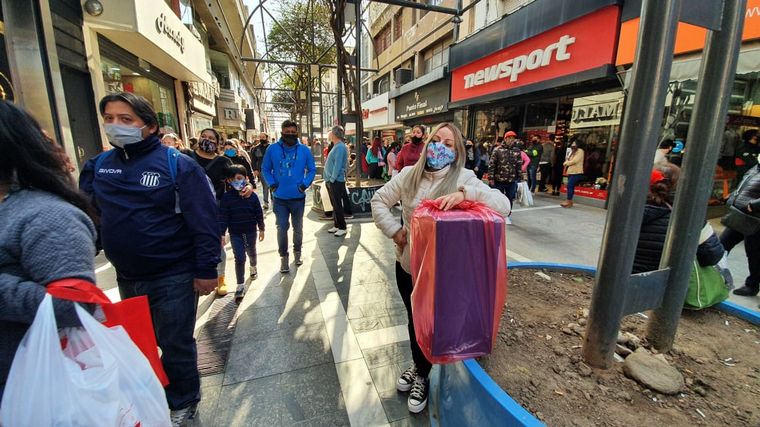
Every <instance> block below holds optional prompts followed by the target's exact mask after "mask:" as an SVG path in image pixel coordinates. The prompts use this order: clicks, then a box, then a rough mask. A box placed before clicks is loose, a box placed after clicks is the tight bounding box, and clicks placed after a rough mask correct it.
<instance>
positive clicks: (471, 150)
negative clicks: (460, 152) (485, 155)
mask: <svg viewBox="0 0 760 427" xmlns="http://www.w3.org/2000/svg"><path fill="white" fill-rule="evenodd" d="M464 146H465V151H466V153H467V160H465V162H464V167H465V168H466V169H469V170H471V171H473V172H475V173H476V174H477V172H478V170H479V166H480V148H479V147H476V146H475V143H473V142H472V140H471V139H468V140H467V141H465V143H464Z"/></svg>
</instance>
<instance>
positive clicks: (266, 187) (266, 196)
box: [259, 174, 269, 205]
mask: <svg viewBox="0 0 760 427" xmlns="http://www.w3.org/2000/svg"><path fill="white" fill-rule="evenodd" d="M259 176H260V177H261V178H260V179H259V181H261V192H262V193H264V204H265V205H268V204H269V184H267V180H266V179H264V174H261V175H259Z"/></svg>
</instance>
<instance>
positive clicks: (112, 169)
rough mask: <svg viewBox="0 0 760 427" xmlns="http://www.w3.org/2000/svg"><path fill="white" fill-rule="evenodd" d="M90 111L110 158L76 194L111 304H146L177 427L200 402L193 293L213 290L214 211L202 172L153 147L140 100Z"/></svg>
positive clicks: (152, 123) (153, 131) (112, 99)
mask: <svg viewBox="0 0 760 427" xmlns="http://www.w3.org/2000/svg"><path fill="white" fill-rule="evenodd" d="M99 108H100V113H101V115H102V116H103V121H104V125H103V127H104V128H105V133H106V135H107V136H108V140H109V142H110V143H111V145H113V146H114V147H115V148H114V149H112V150H109V151H106V152H105V153H102V154H100V155H99V156H97V157H95V158H94V159H91V160H89V161H88V162H87V163H86V164H85V166H84V168H83V170H82V173H81V175H80V183H79V185H80V188H81V189H82V190H83V191H84V192H86V193H88V194H90V195H91V196H92V199H93V201H94V203H95V205H96V206H97V208H98V210H99V212H100V240H101V243H102V246H103V249H104V250H105V254H106V257H107V258H108V260H109V261H110V262H111V264H112V265H113V266H114V268H115V269H116V278H117V282H118V286H119V293H120V295H121V298H122V299H127V298H132V297H136V296H140V295H145V296H147V297H148V302H149V304H150V310H151V315H152V317H153V326H154V328H155V331H156V339H157V341H158V346H159V347H160V348H161V350H162V356H161V360H162V362H163V365H164V370H165V371H166V374H167V376H168V378H169V385H167V386H166V400H167V401H168V403H169V408H170V409H171V411H172V423H173V425H182V424H184V423H185V422H187V420H188V419H189V418H192V416H193V414H194V412H195V408H196V405H197V404H198V402H199V401H200V398H201V395H200V377H199V374H198V367H197V363H198V360H197V352H196V347H195V339H194V338H193V331H194V329H195V314H196V308H197V302H198V297H197V294H196V292H197V293H200V294H202V295H205V294H208V293H211V292H212V291H213V290H214V288H215V287H216V286H217V271H216V266H217V264H218V263H219V253H220V248H221V246H220V244H219V226H218V224H217V203H216V200H215V198H214V194H213V191H212V189H211V188H210V186H209V184H208V178H207V177H206V176H205V174H204V171H203V168H202V167H200V166H198V163H197V162H195V161H193V160H192V159H191V158H190V157H188V156H184V155H181V154H178V153H172V152H171V151H169V150H170V148H168V147H165V146H162V145H161V143H160V141H159V139H158V136H157V134H158V117H157V116H156V112H155V111H154V110H153V108H152V107H151V105H150V103H148V101H147V100H145V98H143V97H141V96H138V95H134V94H132V93H125V92H122V93H117V94H113V95H108V96H106V97H105V98H103V99H102V100H101V101H100V105H99ZM203 135H205V136H203ZM202 136H203V138H202V140H201V141H200V142H199V145H203V146H206V147H208V146H209V145H210V144H211V142H210V141H208V139H207V136H208V133H207V132H204V133H203V134H202ZM204 140H205V141H206V142H204ZM211 151H213V150H211ZM58 256H60V254H56V257H58Z"/></svg>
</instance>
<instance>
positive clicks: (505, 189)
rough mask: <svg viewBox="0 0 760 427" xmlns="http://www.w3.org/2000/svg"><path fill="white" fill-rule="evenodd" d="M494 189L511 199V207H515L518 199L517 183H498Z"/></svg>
mask: <svg viewBox="0 0 760 427" xmlns="http://www.w3.org/2000/svg"><path fill="white" fill-rule="evenodd" d="M493 188H495V189H497V190H499V191H501V192H502V194H504V195H505V196H507V199H509V205H510V206H514V202H515V197H517V182H496V183H494V186H493Z"/></svg>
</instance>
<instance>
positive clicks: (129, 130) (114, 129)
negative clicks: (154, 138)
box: [103, 123, 147, 148]
mask: <svg viewBox="0 0 760 427" xmlns="http://www.w3.org/2000/svg"><path fill="white" fill-rule="evenodd" d="M146 126H147V125H146ZM103 129H105V131H106V135H107V136H108V141H109V142H111V144H113V145H114V146H116V147H119V148H124V146H125V145H129V144H135V143H138V142H140V141H142V140H143V137H142V130H143V129H145V126H143V127H141V128H136V127H133V126H124V125H117V124H114V123H105V124H104V125H103Z"/></svg>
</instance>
